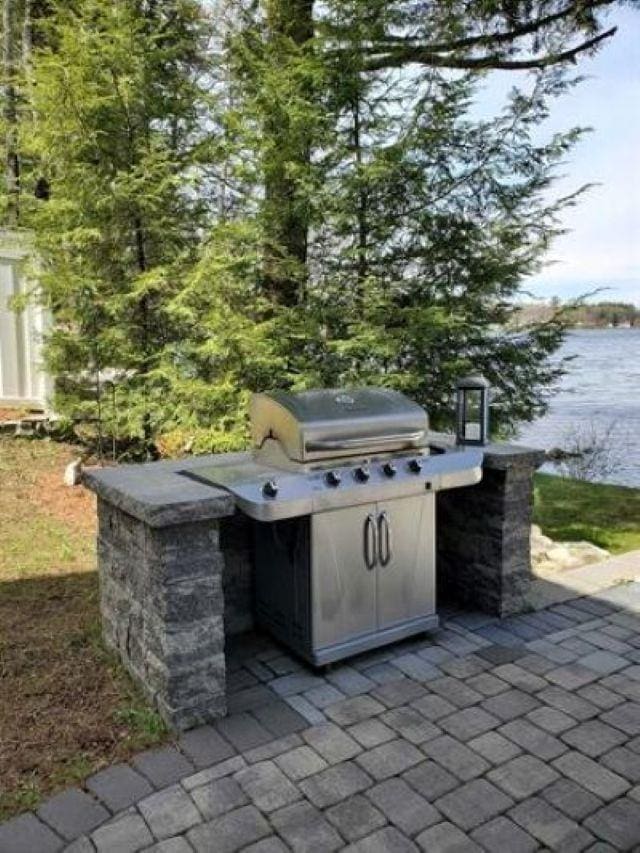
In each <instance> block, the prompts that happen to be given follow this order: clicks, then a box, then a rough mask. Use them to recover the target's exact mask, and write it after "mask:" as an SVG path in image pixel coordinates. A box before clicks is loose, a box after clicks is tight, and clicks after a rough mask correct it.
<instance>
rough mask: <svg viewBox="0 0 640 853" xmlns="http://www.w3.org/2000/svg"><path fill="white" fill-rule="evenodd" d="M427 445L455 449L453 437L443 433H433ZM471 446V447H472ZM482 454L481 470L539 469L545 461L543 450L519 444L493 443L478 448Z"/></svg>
mask: <svg viewBox="0 0 640 853" xmlns="http://www.w3.org/2000/svg"><path fill="white" fill-rule="evenodd" d="M429 444H430V445H431V446H432V447H435V448H442V449H444V450H450V449H451V448H452V447H456V439H455V436H454V435H452V434H450V433H445V432H433V433H431V435H430V437H429ZM472 446H473V445H472ZM479 449H480V450H482V452H483V453H484V459H483V462H482V466H483V468H493V469H497V470H501V471H503V470H506V469H507V468H522V467H534V468H539V467H540V466H541V465H542V464H543V463H544V461H545V459H546V453H545V451H544V450H540V449H539V448H535V447H524V446H523V445H520V444H509V443H507V442H494V443H491V444H486V445H484V446H483V447H480V448H479Z"/></svg>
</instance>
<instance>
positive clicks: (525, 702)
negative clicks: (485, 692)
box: [482, 689, 540, 722]
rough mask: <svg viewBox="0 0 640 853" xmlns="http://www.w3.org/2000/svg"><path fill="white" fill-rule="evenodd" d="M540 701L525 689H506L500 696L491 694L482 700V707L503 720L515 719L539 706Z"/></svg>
mask: <svg viewBox="0 0 640 853" xmlns="http://www.w3.org/2000/svg"><path fill="white" fill-rule="evenodd" d="M539 704H540V702H538V700H537V699H534V697H533V696H531V695H529V693H526V692H525V691H524V690H516V689H512V690H506V691H505V692H504V693H500V694H498V696H491V697H490V698H489V699H485V700H484V701H483V702H482V707H483V708H484V710H485V711H488V712H489V713H490V714H492V715H493V716H494V717H498V718H499V719H501V720H502V721H503V722H507V721H508V720H515V718H516V717H522V716H523V715H524V714H528V713H529V711H533V709H534V708H537V707H538V705H539Z"/></svg>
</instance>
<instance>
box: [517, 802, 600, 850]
mask: <svg viewBox="0 0 640 853" xmlns="http://www.w3.org/2000/svg"><path fill="white" fill-rule="evenodd" d="M508 816H509V817H510V818H511V819H512V820H513V821H515V823H517V824H518V825H519V826H521V827H522V828H523V829H524V830H526V831H527V832H528V833H529V834H530V835H532V836H533V837H534V838H537V839H538V841H541V842H542V844H544V845H545V846H546V847H550V848H551V849H553V850H560V851H562V853H565V851H566V853H573V851H580V850H584V849H585V847H588V846H589V844H590V843H591V842H592V841H593V840H594V838H593V836H592V835H590V834H589V833H588V832H587V831H586V830H585V829H583V828H582V827H580V826H578V824H577V823H576V822H575V821H573V820H570V819H569V818H568V817H566V816H565V815H563V814H562V812H559V811H558V810H557V809H554V808H553V806H552V805H550V804H549V803H547V802H545V801H544V800H542V799H540V798H539V797H532V798H531V799H529V800H524V802H522V803H519V804H518V805H517V806H516V807H515V808H513V809H512V810H511V811H510V812H509V815H508Z"/></svg>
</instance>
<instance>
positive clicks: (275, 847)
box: [244, 835, 290, 853]
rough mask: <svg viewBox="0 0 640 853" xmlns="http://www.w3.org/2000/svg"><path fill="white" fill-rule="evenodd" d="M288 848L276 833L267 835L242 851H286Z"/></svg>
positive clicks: (279, 852)
mask: <svg viewBox="0 0 640 853" xmlns="http://www.w3.org/2000/svg"><path fill="white" fill-rule="evenodd" d="M289 849H290V848H289V847H287V845H286V844H285V843H284V841H281V840H280V839H279V838H278V836H277V835H269V836H268V837H267V838H263V839H262V841H256V843H255V844H250V845H249V847H245V848H244V853H287V851H288V850H289Z"/></svg>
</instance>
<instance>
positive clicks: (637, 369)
mask: <svg viewBox="0 0 640 853" xmlns="http://www.w3.org/2000/svg"><path fill="white" fill-rule="evenodd" d="M558 355H559V356H565V355H572V356H575V360H574V361H573V362H572V363H571V365H570V366H569V372H568V374H567V375H566V376H565V377H564V379H563V380H562V383H561V386H560V391H559V393H558V394H557V395H556V396H555V397H553V399H552V401H551V407H550V410H549V413H548V414H547V415H545V417H543V418H540V419H539V420H538V421H535V422H534V423H533V424H529V425H527V426H526V427H524V428H523V429H521V430H520V432H519V435H518V441H519V443H521V444H529V445H532V446H534V447H543V448H544V449H545V450H549V449H550V448H552V447H562V446H563V445H564V446H566V443H567V436H568V435H569V434H570V433H571V431H575V430H588V429H591V426H592V425H593V426H594V427H595V430H596V433H597V434H599V433H601V432H603V431H605V430H607V429H608V428H609V427H610V426H613V431H612V436H613V438H614V442H615V447H616V448H620V454H619V458H618V459H617V464H616V468H615V470H614V472H613V473H612V474H610V475H609V476H607V477H606V480H607V482H610V483H618V484H620V485H623V486H637V487H640V328H634V329H576V330H574V331H572V332H570V333H569V335H568V337H567V340H566V342H565V344H564V345H563V347H562V349H561V350H560V352H559V354H558Z"/></svg>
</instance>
